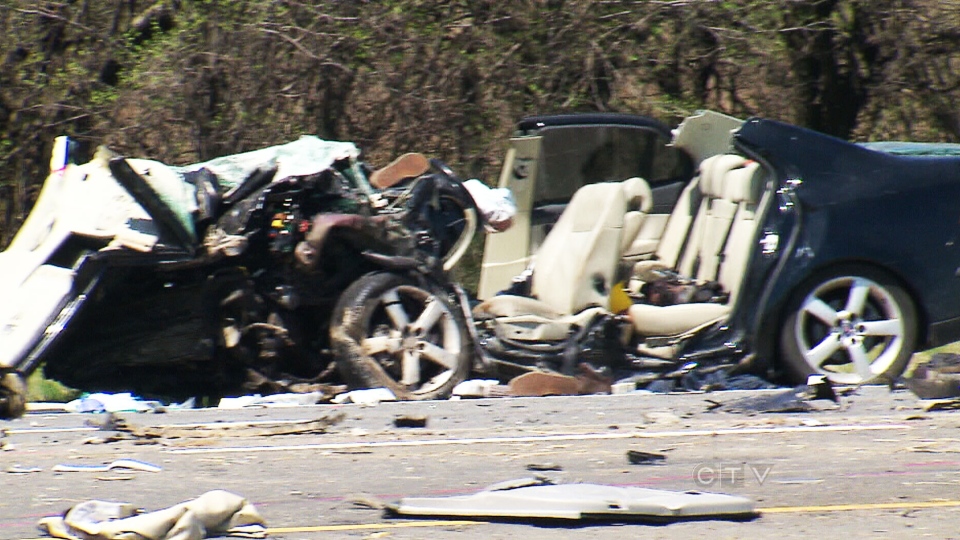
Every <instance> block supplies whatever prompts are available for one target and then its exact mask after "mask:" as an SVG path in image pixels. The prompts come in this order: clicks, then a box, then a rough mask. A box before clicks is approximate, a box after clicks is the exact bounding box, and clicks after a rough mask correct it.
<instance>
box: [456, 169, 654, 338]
mask: <svg viewBox="0 0 960 540" xmlns="http://www.w3.org/2000/svg"><path fill="white" fill-rule="evenodd" d="M650 199H651V191H650V187H649V186H648V185H647V183H646V181H644V180H643V179H640V178H631V179H629V180H625V181H623V182H617V183H611V182H605V183H597V184H590V185H587V186H584V187H582V188H580V189H579V190H578V191H577V192H576V194H575V195H574V196H573V198H572V199H571V200H570V203H569V204H568V205H567V208H566V209H565V210H564V212H563V214H562V215H561V216H560V219H559V220H558V221H557V223H556V225H554V227H553V229H552V230H551V231H550V234H548V235H547V237H546V239H545V240H544V242H543V244H542V245H541V246H540V249H539V251H538V252H537V254H536V255H535V257H534V262H533V275H532V278H531V279H532V283H531V293H532V294H533V295H534V296H535V298H526V297H519V296H509V295H501V296H495V297H493V298H490V299H488V300H486V301H485V302H483V303H481V304H480V305H478V306H477V307H476V308H474V315H475V316H476V317H477V318H489V317H498V318H503V320H502V321H501V322H502V323H503V324H502V325H501V326H502V327H503V328H504V329H509V328H512V329H513V330H505V331H509V336H508V337H511V338H513V339H527V340H535V339H562V338H563V337H564V336H565V335H566V332H567V330H568V329H569V327H570V325H571V324H577V323H578V322H579V321H581V320H586V319H589V318H590V317H592V316H593V315H594V314H596V313H601V312H605V310H606V308H607V304H608V302H609V294H610V288H611V287H612V285H613V284H614V279H615V278H616V272H617V266H618V264H619V261H620V254H621V250H622V242H623V240H622V239H623V226H624V217H625V216H626V215H627V214H628V211H630V212H637V213H638V214H641V215H637V214H632V217H631V220H635V222H636V221H639V222H642V214H643V212H644V209H649V207H650V206H649V205H650V204H651V203H650V202H649V201H650ZM631 208H636V209H637V210H631ZM568 316H572V317H568ZM554 323H559V324H554Z"/></svg>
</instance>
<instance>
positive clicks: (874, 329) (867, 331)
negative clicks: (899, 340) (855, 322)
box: [860, 319, 904, 337]
mask: <svg viewBox="0 0 960 540" xmlns="http://www.w3.org/2000/svg"><path fill="white" fill-rule="evenodd" d="M860 326H861V332H860V333H861V334H862V335H864V336H893V337H900V336H902V335H903V332H904V330H903V321H901V320H900V319H887V320H882V321H862V322H861V323H860Z"/></svg>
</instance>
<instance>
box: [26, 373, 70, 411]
mask: <svg viewBox="0 0 960 540" xmlns="http://www.w3.org/2000/svg"><path fill="white" fill-rule="evenodd" d="M42 371H43V370H42V369H38V370H36V371H34V372H33V373H32V374H31V375H30V376H29V377H28V378H27V401H29V402H31V403H36V402H51V403H66V402H68V401H73V400H75V399H77V398H78V397H80V391H79V390H74V389H73V388H68V387H66V386H64V385H62V384H60V383H58V382H57V381H54V380H51V379H46V378H44V376H43V373H42Z"/></svg>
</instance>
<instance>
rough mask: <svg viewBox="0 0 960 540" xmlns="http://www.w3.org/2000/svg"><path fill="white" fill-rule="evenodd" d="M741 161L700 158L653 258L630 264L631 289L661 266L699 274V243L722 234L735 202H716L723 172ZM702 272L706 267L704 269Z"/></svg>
mask: <svg viewBox="0 0 960 540" xmlns="http://www.w3.org/2000/svg"><path fill="white" fill-rule="evenodd" d="M744 163H746V159H744V158H743V157H740V156H735V155H727V154H721V155H717V156H712V157H710V158H707V159H705V160H703V162H702V163H701V164H700V167H699V174H698V175H697V177H696V178H694V179H693V181H692V182H691V183H690V184H689V185H688V186H687V187H686V188H685V189H684V190H683V192H681V194H680V198H679V199H678V200H677V204H676V205H674V207H673V212H671V214H670V218H669V219H668V220H667V226H666V228H665V229H664V232H663V236H662V237H661V239H660V242H659V244H658V245H657V250H656V252H655V254H654V258H653V259H650V260H643V261H639V262H637V263H636V264H635V265H634V268H633V275H634V276H635V277H636V278H638V280H637V281H635V282H633V283H632V284H631V288H632V289H634V291H636V289H638V288H639V285H640V284H641V283H642V281H644V280H647V279H649V278H650V277H651V276H652V275H653V272H654V271H656V270H660V269H665V270H670V271H673V272H676V273H679V274H682V275H686V276H691V277H697V274H699V273H701V272H700V268H699V266H700V259H701V249H702V244H703V242H704V241H705V240H706V241H708V242H709V241H712V242H716V241H717V239H718V238H722V237H725V236H726V233H727V232H728V231H729V226H730V223H731V221H732V218H733V211H735V210H736V205H734V204H731V203H729V202H727V201H722V202H720V201H718V200H719V199H721V198H722V197H723V187H722V182H723V178H724V175H725V174H726V173H727V172H728V171H730V170H732V169H735V168H737V167H741V166H743V164H744ZM714 214H716V217H714ZM717 227H720V229H719V230H718V229H717ZM705 237H708V238H705ZM721 247H722V246H721ZM704 273H709V270H708V269H704Z"/></svg>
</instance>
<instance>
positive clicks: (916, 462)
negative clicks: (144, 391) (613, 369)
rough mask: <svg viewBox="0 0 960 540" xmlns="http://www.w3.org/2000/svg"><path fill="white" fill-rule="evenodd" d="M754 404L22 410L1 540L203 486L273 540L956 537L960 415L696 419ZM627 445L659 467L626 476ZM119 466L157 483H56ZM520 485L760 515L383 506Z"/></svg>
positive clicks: (12, 430) (589, 400) (860, 408)
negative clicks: (528, 482)
mask: <svg viewBox="0 0 960 540" xmlns="http://www.w3.org/2000/svg"><path fill="white" fill-rule="evenodd" d="M756 395H762V392H718V393H709V394H685V395H680V394H674V395H649V394H627V395H613V396H581V397H551V398H502V399H484V400H463V401H442V402H424V403H381V404H379V405H376V406H359V405H320V406H310V407H295V408H277V409H244V410H216V409H202V410H190V411H169V412H167V413H165V414H142V413H141V414H133V413H129V414H121V415H118V416H119V418H120V420H121V426H122V425H124V423H126V425H127V426H131V427H128V428H126V430H125V431H120V432H118V431H113V430H110V429H99V428H97V427H94V426H91V425H88V423H90V422H91V421H93V422H98V421H102V420H103V419H104V416H103V415H90V414H86V415H82V414H64V413H59V414H55V413H38V412H33V413H30V414H28V415H27V416H26V417H24V418H22V419H18V420H16V421H10V422H4V423H0V429H2V430H5V431H6V436H5V437H3V438H0V445H2V446H3V447H4V450H3V451H0V482H2V483H0V485H2V490H0V493H2V495H0V538H19V539H26V538H38V537H42V536H43V535H42V533H40V532H39V531H38V530H37V528H36V523H37V521H38V520H39V519H40V518H41V517H44V516H49V515H54V514H59V513H62V512H63V511H65V510H66V509H68V508H69V507H70V506H71V505H73V504H76V503H79V502H82V501H86V500H90V499H104V500H117V501H124V502H130V503H133V504H135V505H138V506H140V507H143V508H144V509H147V510H157V509H161V508H165V507H167V506H170V505H173V504H176V503H178V502H181V501H184V500H187V499H192V498H194V497H196V496H198V495H200V494H202V493H204V492H206V491H209V490H214V489H226V490H229V491H232V492H234V493H237V494H240V495H243V496H245V497H247V498H248V499H249V500H250V501H252V502H253V503H254V504H255V505H256V507H257V508H258V510H259V511H260V513H261V514H262V515H263V516H264V517H265V518H266V520H267V526H268V527H269V529H268V532H269V535H270V537H271V538H284V539H325V538H370V539H374V538H389V539H391V540H394V539H398V540H399V539H410V538H431V539H444V538H478V539H479V538H483V539H491V538H493V539H498V538H511V539H515V538H518V537H523V538H524V540H535V539H547V538H550V539H553V538H592V539H621V538H624V537H641V536H642V537H644V538H703V537H709V538H745V537H751V538H784V539H785V538H804V539H809V538H820V537H826V536H828V535H829V537H834V538H836V537H840V538H845V539H850V538H877V537H881V538H882V537H887V538H903V537H911V538H922V537H930V538H958V537H960V490H958V487H960V430H958V429H957V428H958V424H960V416H958V413H956V412H950V411H935V412H927V411H925V410H924V409H923V405H924V404H923V403H922V402H920V401H919V400H917V399H916V398H915V397H914V396H913V395H912V394H910V393H908V392H905V391H902V392H900V391H898V392H894V393H891V392H890V391H889V390H888V389H886V388H880V387H875V388H862V389H859V390H858V391H857V392H856V393H855V394H853V395H850V396H847V397H844V398H843V399H842V401H841V404H840V405H839V406H835V405H832V404H830V403H829V402H819V401H818V402H816V403H817V410H815V411H812V412H804V413H760V414H746V413H734V412H724V411H723V410H722V409H716V410H710V409H711V408H713V407H714V405H715V403H730V402H732V401H734V400H736V399H740V398H743V397H744V396H756ZM336 416H342V419H341V420H340V421H339V423H337V424H335V425H333V426H331V427H330V428H328V429H327V430H326V432H323V433H319V432H317V431H316V427H317V423H316V422H314V421H316V420H319V419H321V418H334V417H336ZM398 417H401V418H413V419H416V418H417V417H425V418H426V426H425V427H402V428H401V427H396V426H395V420H396V419H397V418H398ZM111 427H114V426H109V425H108V426H107V428H111ZM310 428H313V432H309V431H310ZM283 431H286V432H287V434H283V433H281V432H283ZM131 432H133V433H131ZM629 450H640V451H646V452H654V453H659V454H662V455H664V456H665V459H664V460H661V461H657V462H656V463H655V464H646V465H638V464H631V463H630V462H629V461H628V460H627V456H626V454H627V452H628V451H629ZM120 458H134V459H139V460H142V461H145V462H148V463H152V464H155V465H157V466H159V467H161V468H162V470H161V471H159V472H145V471H126V470H113V471H109V472H106V473H97V472H88V471H84V472H55V471H53V468H54V466H56V465H58V464H61V465H63V464H67V465H71V464H87V465H103V464H107V463H110V462H112V461H113V460H116V459H120ZM530 468H539V469H554V470H549V471H540V472H531V470H529V469H530ZM17 470H20V471H33V472H19V473H18V472H11V471H17ZM534 474H543V475H547V476H549V477H550V478H552V479H553V480H554V481H556V482H564V483H569V482H588V483H596V484H608V485H616V486H640V487H651V488H657V489H664V490H676V491H686V490H700V491H713V492H719V493H728V494H737V495H743V496H747V497H750V498H752V499H753V500H754V501H756V504H757V506H758V508H759V509H760V510H761V515H760V516H759V517H758V518H756V519H754V520H752V521H745V522H729V521H714V520H705V521H690V522H679V523H671V524H658V525H651V524H645V523H634V522H597V521H594V522H587V523H580V522H571V523H558V522H548V523H524V522H508V523H504V522H489V521H485V520H479V519H471V516H464V517H463V519H458V520H437V519H420V520H414V519H399V518H395V517H390V516H388V515H386V514H385V513H384V511H383V510H382V509H379V508H377V505H378V503H389V502H394V501H396V500H398V499H400V498H401V497H427V496H430V497H436V496H448V495H463V494H470V493H474V492H476V491H478V490H480V489H482V488H484V487H485V486H488V485H490V484H493V483H496V482H500V481H504V480H510V479H515V478H524V477H529V476H532V475H534Z"/></svg>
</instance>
